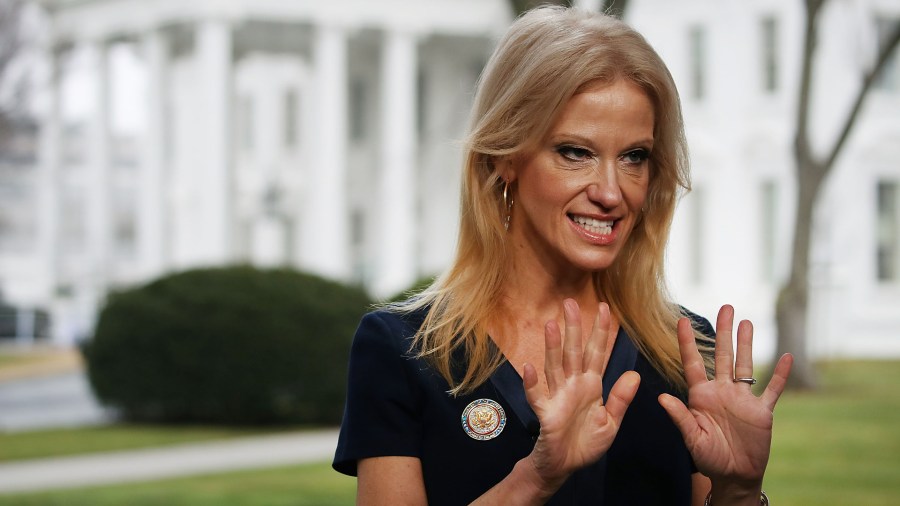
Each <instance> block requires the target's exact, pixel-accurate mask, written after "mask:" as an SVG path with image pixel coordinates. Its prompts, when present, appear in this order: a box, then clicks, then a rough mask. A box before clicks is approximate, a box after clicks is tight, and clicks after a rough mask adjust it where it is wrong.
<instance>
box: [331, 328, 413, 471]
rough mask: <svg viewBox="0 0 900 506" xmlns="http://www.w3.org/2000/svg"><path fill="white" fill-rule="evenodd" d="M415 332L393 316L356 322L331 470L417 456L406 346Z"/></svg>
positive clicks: (350, 469) (410, 361) (411, 384)
mask: <svg viewBox="0 0 900 506" xmlns="http://www.w3.org/2000/svg"><path fill="white" fill-rule="evenodd" d="M414 333H415V329H414V328H411V327H410V325H409V324H408V323H407V322H406V321H404V320H403V319H402V318H401V317H400V316H399V315H396V314H392V313H386V312H375V313H370V314H367V315H366V316H364V317H363V319H362V321H361V322H360V325H359V328H358V329H357V330H356V335H355V336H354V338H353V345H352V347H351V351H350V361H349V366H348V384H347V401H346V405H345V408H344V418H343V421H342V423H341V431H340V436H339V439H338V445H337V450H336V451H335V456H334V462H333V463H332V466H333V467H334V469H335V470H336V471H338V472H340V473H343V474H348V475H351V476H355V475H356V464H357V462H358V461H359V460H360V459H363V458H367V457H381V456H410V457H418V456H419V455H420V449H421V426H422V424H421V420H420V417H421V413H422V410H421V408H420V406H419V404H420V401H419V400H418V397H419V396H417V395H416V394H415V393H414V392H415V386H414V383H413V381H412V378H411V377H410V374H411V368H412V367H413V366H414V364H415V363H416V360H415V359H411V358H409V357H408V356H407V355H408V353H407V351H406V350H407V348H408V343H409V339H410V338H411V336H412V335H413V334H414Z"/></svg>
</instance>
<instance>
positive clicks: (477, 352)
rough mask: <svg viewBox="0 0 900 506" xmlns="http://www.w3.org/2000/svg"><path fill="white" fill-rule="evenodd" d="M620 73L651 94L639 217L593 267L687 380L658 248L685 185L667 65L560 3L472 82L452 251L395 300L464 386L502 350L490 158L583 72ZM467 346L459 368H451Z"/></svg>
mask: <svg viewBox="0 0 900 506" xmlns="http://www.w3.org/2000/svg"><path fill="white" fill-rule="evenodd" d="M617 79H626V80H628V81H631V82H633V83H635V84H637V85H638V86H639V87H641V88H642V89H643V90H644V92H645V93H646V94H647V96H648V97H649V98H650V100H651V102H652V103H653V105H654V112H655V125H654V148H653V150H652V153H651V158H650V167H651V179H650V183H649V187H648V194H647V199H646V203H645V205H644V212H643V217H642V219H641V220H639V222H638V223H637V224H636V226H635V228H634V230H633V231H632V232H631V236H630V237H629V239H628V242H627V243H626V244H625V245H624V246H623V248H622V250H621V251H620V253H619V256H618V257H617V259H616V261H615V262H614V263H613V265H611V266H610V267H609V268H608V269H606V270H603V271H600V272H597V273H595V286H596V287H597V289H598V292H599V293H598V295H599V296H600V297H601V298H602V299H603V300H605V301H606V302H607V303H608V304H609V306H610V309H611V312H612V314H613V315H614V316H615V317H616V318H617V319H618V320H619V322H620V324H621V325H622V326H623V327H624V329H625V330H626V332H628V335H629V336H630V337H631V339H632V340H633V341H634V343H635V345H636V346H637V347H638V349H639V350H640V351H641V352H642V353H643V354H644V356H646V357H647V358H648V359H649V361H650V362H651V363H652V364H653V366H654V367H655V368H656V369H657V370H658V371H659V372H660V373H661V374H663V375H664V376H665V377H666V378H667V379H668V380H669V381H670V382H671V383H673V384H674V385H676V386H678V387H680V388H684V387H685V380H684V374H683V370H682V367H681V360H680V356H679V351H678V345H677V340H676V338H675V336H676V332H677V331H676V328H677V320H678V318H680V317H681V316H682V314H681V311H680V309H679V308H678V306H675V305H673V304H672V303H670V302H669V297H668V293H667V289H666V283H665V276H664V272H663V270H664V269H663V264H664V251H665V246H666V240H667V237H668V235H669V228H670V225H671V221H672V216H673V214H674V212H675V205H676V202H677V200H678V198H679V195H680V194H681V192H683V191H687V190H689V189H690V177H689V167H688V153H687V146H686V143H685V139H684V128H683V125H682V116H681V105H680V102H679V98H678V92H677V90H676V89H675V84H674V82H673V80H672V76H671V75H670V74H669V71H668V69H667V68H666V66H665V64H664V63H663V61H662V60H661V59H660V57H659V56H658V55H657V54H656V52H655V51H654V50H653V48H651V47H650V45H649V44H648V43H647V41H646V40H645V39H644V38H643V37H642V36H641V35H640V34H638V33H637V32H636V31H634V30H633V29H631V28H630V27H629V26H628V25H626V24H625V23H623V22H621V21H619V20H617V19H615V18H612V17H609V16H606V15H603V14H599V13H589V12H585V11H581V10H577V9H567V8H561V7H549V6H547V7H540V8H537V9H533V10H531V11H528V12H527V13H525V14H524V15H522V16H521V17H519V19H517V20H516V21H515V23H513V25H512V26H511V27H510V29H509V30H508V31H507V33H506V35H505V36H504V37H503V39H501V41H500V42H499V44H498V46H497V48H496V49H495V51H494V53H493V55H492V57H491V58H490V60H489V61H488V63H487V66H486V67H485V69H484V72H483V73H482V75H481V78H480V80H479V83H478V90H477V93H476V95H475V103H474V106H473V109H472V117H471V125H470V134H469V136H468V138H467V139H466V145H465V149H466V156H465V166H464V168H463V181H462V194H461V205H460V208H461V209H460V212H461V216H460V230H459V238H458V243H457V250H456V256H455V259H454V261H453V262H452V264H451V266H450V267H449V269H448V270H447V271H445V272H444V274H443V275H441V276H439V277H438V278H437V279H436V280H435V281H434V283H433V284H432V285H431V286H430V287H429V288H427V289H426V290H425V291H424V292H422V293H421V294H420V295H419V296H418V297H415V298H413V299H411V300H409V301H407V302H405V303H402V304H400V305H398V306H395V309H397V310H401V311H410V310H415V309H422V308H424V309H426V310H427V315H426V317H425V321H424V323H423V325H422V326H421V327H420V329H419V330H418V333H417V334H416V336H415V338H414V341H413V350H414V351H415V353H417V354H418V356H420V357H422V358H424V359H426V360H427V361H428V362H429V363H430V364H431V365H432V366H433V367H434V368H435V369H436V370H437V371H438V372H439V373H440V374H441V375H442V376H443V377H444V378H445V379H446V380H447V381H448V383H449V384H450V386H451V390H450V391H451V393H453V394H454V395H456V394H459V393H467V392H470V391H472V390H473V389H474V388H476V387H477V386H478V385H480V384H482V383H483V382H485V381H486V380H487V379H488V378H489V377H490V375H491V374H492V373H493V371H494V370H496V368H497V367H498V366H499V365H500V364H501V363H502V360H503V357H502V354H501V353H500V352H499V350H498V349H497V348H496V346H495V345H494V344H493V342H492V341H491V339H490V338H489V337H488V335H487V329H486V325H487V322H488V321H489V318H490V316H491V315H492V313H493V312H494V311H496V310H497V309H498V299H499V296H500V293H501V288H502V286H503V283H504V281H505V280H504V276H505V272H506V271H505V265H506V262H507V259H508V258H509V254H510V252H509V251H508V248H507V241H506V240H505V229H504V227H503V219H504V217H505V213H506V209H505V207H504V205H503V197H502V180H501V178H500V174H499V171H497V170H496V169H495V167H494V163H493V161H494V160H495V159H497V158H499V157H504V156H508V155H513V154H516V153H519V152H521V151H523V150H525V149H527V148H528V147H529V146H531V145H534V144H535V143H536V142H538V141H539V140H540V139H541V138H543V137H544V136H545V135H546V133H547V132H548V131H549V129H550V128H551V127H552V125H553V123H554V121H555V120H556V118H557V117H558V115H559V114H560V112H561V110H562V108H563V106H565V104H566V103H567V102H568V101H569V99H570V98H571V97H572V96H573V95H574V94H575V93H577V92H578V91H579V89H580V88H582V87H584V86H585V85H587V84H588V83H596V82H600V83H611V82H613V81H614V80H617ZM459 351H463V352H464V354H465V357H466V364H465V369H464V370H463V371H458V370H455V369H454V361H453V358H454V355H455V354H456V353H458V352H459Z"/></svg>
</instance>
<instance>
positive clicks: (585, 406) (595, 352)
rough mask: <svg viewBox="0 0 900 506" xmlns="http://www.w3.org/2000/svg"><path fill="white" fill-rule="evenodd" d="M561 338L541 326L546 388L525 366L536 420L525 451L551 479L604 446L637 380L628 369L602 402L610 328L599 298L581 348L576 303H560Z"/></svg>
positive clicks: (562, 476) (590, 459) (555, 327)
mask: <svg viewBox="0 0 900 506" xmlns="http://www.w3.org/2000/svg"><path fill="white" fill-rule="evenodd" d="M564 307H565V326H566V330H565V339H564V340H563V339H562V336H561V335H560V329H559V326H558V325H557V323H556V322H555V321H551V322H548V323H547V325H546V326H545V329H544V335H545V346H546V349H545V353H546V355H545V360H544V373H545V375H546V377H547V389H543V388H541V387H540V386H539V385H538V378H537V372H536V371H535V369H534V367H533V366H532V365H530V364H526V365H525V370H524V383H525V394H526V396H527V398H528V402H529V404H530V405H531V407H532V409H533V410H534V412H535V414H536V415H537V417H538V419H539V420H540V423H541V434H540V436H539V437H538V440H537V443H536V444H535V447H534V450H533V452H532V454H531V458H532V462H533V464H534V467H535V470H536V471H537V472H538V474H539V475H540V476H541V477H542V478H543V479H544V480H545V481H546V482H547V483H548V484H552V483H555V482H559V481H560V480H564V479H565V478H566V477H567V476H568V475H569V474H571V473H572V472H573V471H575V470H577V469H579V468H581V467H584V466H586V465H588V464H591V463H593V462H595V461H597V460H598V459H599V458H600V457H602V456H603V454H605V453H606V451H607V450H608V449H609V447H610V446H611V445H612V442H613V439H615V437H616V433H617V432H618V430H619V426H620V425H621V423H622V417H623V416H624V415H625V410H626V409H627V408H628V406H629V404H630V403H631V401H632V399H633V398H634V395H635V393H636V392H637V387H638V384H639V382H640V377H639V376H638V375H637V373H635V372H628V373H625V374H623V375H622V377H621V378H619V380H618V381H617V382H616V384H615V385H614V386H613V389H612V391H611V392H610V395H609V400H608V402H607V403H606V405H604V403H603V381H602V378H603V364H604V358H605V357H604V353H605V350H606V343H607V339H608V338H609V333H610V316H609V308H608V307H607V305H606V304H605V303H601V305H600V310H599V312H598V315H597V318H596V320H595V321H594V326H593V329H592V331H591V336H590V338H589V339H588V341H587V343H586V344H585V346H584V349H583V351H582V339H581V328H582V327H581V316H580V311H579V308H578V304H577V303H576V302H575V301H574V300H571V299H567V300H566V301H565V302H564Z"/></svg>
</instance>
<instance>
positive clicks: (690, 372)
mask: <svg viewBox="0 0 900 506" xmlns="http://www.w3.org/2000/svg"><path fill="white" fill-rule="evenodd" d="M733 322H734V309H733V308H732V307H731V306H727V305H726V306H722V309H721V310H720V311H719V315H718V318H717V319H716V352H715V369H716V373H715V378H714V379H713V380H708V379H707V377H706V371H705V369H704V366H703V360H702V358H701V357H700V353H699V352H698V350H697V345H696V343H695V341H694V334H693V331H692V329H691V323H690V320H688V319H687V318H682V319H681V321H679V322H678V345H679V348H680V350H681V360H682V362H683V364H684V373H685V377H686V379H687V383H688V406H687V407H685V405H684V404H683V403H682V402H681V401H680V400H679V399H677V398H676V397H673V396H671V395H667V394H663V395H661V396H660V398H659V402H660V404H662V406H663V408H665V410H666V411H667V412H668V413H669V416H671V417H672V420H673V421H674V422H675V424H676V425H677V426H678V429H679V430H680V431H681V433H682V435H683V436H684V441H685V443H686V444H687V447H688V450H689V451H690V452H691V455H692V456H693V458H694V463H695V464H696V465H697V469H698V470H699V471H700V472H701V473H703V474H705V475H706V476H708V477H709V478H710V479H711V480H712V482H713V488H714V489H715V488H716V486H717V484H722V483H725V484H728V485H736V486H739V487H744V488H745V489H753V488H757V489H758V487H759V486H761V484H762V478H763V473H764V472H765V469H766V464H767V463H768V461H769V449H770V446H771V442H772V413H773V411H774V409H775V403H776V402H777V401H778V397H779V396H780V395H781V393H782V392H783V391H784V386H785V383H786V381H787V377H788V374H789V373H790V370H791V364H792V363H793V357H792V356H791V355H789V354H785V355H784V356H782V357H781V359H780V360H779V361H778V364H777V365H776V366H775V372H774V374H773V376H772V379H771V380H770V381H769V384H768V385H767V386H766V389H765V391H764V392H763V394H762V395H761V396H760V397H756V396H755V395H753V393H752V392H751V391H750V382H751V381H750V380H749V378H752V376H753V357H752V343H753V326H752V324H751V323H750V322H749V321H746V320H744V321H741V322H740V324H739V325H738V331H737V357H736V359H735V355H734V353H733V352H732V339H731V338H732V328H733ZM735 378H746V379H748V380H747V381H746V382H745V381H736V380H735ZM757 497H758V496H757Z"/></svg>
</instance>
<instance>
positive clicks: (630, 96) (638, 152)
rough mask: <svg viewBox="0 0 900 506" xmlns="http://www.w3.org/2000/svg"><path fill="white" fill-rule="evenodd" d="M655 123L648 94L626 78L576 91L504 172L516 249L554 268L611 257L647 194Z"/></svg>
mask: <svg viewBox="0 0 900 506" xmlns="http://www.w3.org/2000/svg"><path fill="white" fill-rule="evenodd" d="M653 126H654V113H653V105H652V104H651V102H650V99H649V98H648V97H647V95H646V94H645V93H644V91H643V90H641V89H640V88H639V87H638V86H637V85H635V84H633V83H631V82H629V81H626V80H621V79H620V80H617V81H614V82H613V83H612V84H597V85H595V86H590V85H589V86H588V87H587V88H585V89H584V90H583V91H582V92H580V93H578V94H576V95H575V96H573V97H572V99H571V100H569V102H568V103H567V104H566V106H565V107H564V109H563V111H562V115H561V116H560V118H559V120H558V121H557V122H556V123H555V124H554V125H553V126H552V127H551V128H550V131H549V132H548V135H547V136H546V137H545V138H544V139H543V140H542V141H541V143H540V144H539V145H538V146H537V147H536V148H535V149H533V150H530V151H529V152H528V153H526V154H524V155H523V156H520V157H516V158H514V159H513V160H512V161H511V162H510V163H509V165H508V166H507V168H506V171H505V172H504V173H503V176H504V178H505V179H508V180H512V182H514V183H515V184H514V188H515V191H514V196H515V205H514V207H513V215H512V223H511V225H510V233H511V234H512V235H513V240H514V241H515V245H516V247H515V248H514V251H516V253H515V254H516V255H528V256H531V257H533V259H534V260H535V261H536V262H537V263H538V264H540V265H542V266H544V267H545V268H546V269H548V270H550V271H551V272H553V271H557V270H562V271H565V270H570V269H572V268H574V269H577V270H579V271H590V272H593V271H597V270H601V269H606V268H607V267H609V266H610V265H612V264H613V262H614V260H615V258H616V256H617V255H618V254H619V251H621V249H622V246H623V245H624V244H625V243H626V241H628V237H629V236H630V234H631V231H632V230H633V229H634V226H635V223H636V222H637V221H638V219H639V216H640V213H641V207H642V206H643V204H644V200H645V198H646V196H647V186H648V184H649V182H650V166H649V157H650V152H651V150H652V149H653Z"/></svg>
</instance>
